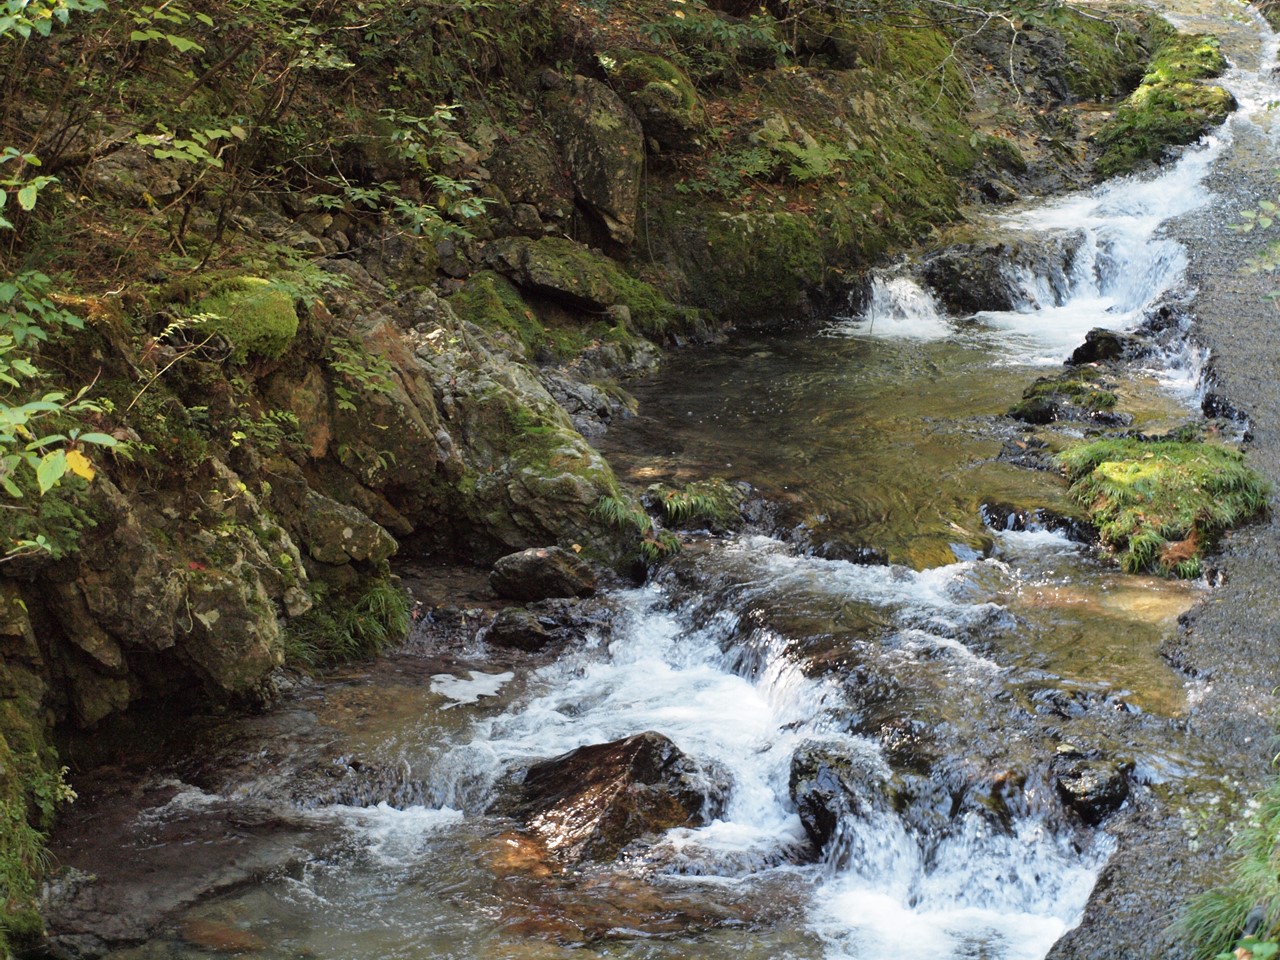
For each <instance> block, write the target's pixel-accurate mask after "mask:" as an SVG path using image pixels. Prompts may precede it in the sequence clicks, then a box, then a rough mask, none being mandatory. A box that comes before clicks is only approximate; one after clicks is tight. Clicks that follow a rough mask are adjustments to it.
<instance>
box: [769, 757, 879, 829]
mask: <svg viewBox="0 0 1280 960" xmlns="http://www.w3.org/2000/svg"><path fill="white" fill-rule="evenodd" d="M790 789H791V798H792V800H793V801H794V802H795V805H796V811H797V812H798V813H799V814H800V823H801V824H802V825H803V826H804V830H805V833H807V834H808V835H809V839H810V840H812V841H813V845H814V846H815V847H817V848H818V849H819V850H822V851H824V852H829V850H828V848H829V847H830V846H831V845H832V844H833V842H834V841H835V840H836V839H837V837H838V834H839V831H840V825H841V823H842V822H843V821H846V820H849V819H851V818H864V817H866V816H867V815H868V814H870V813H872V812H875V811H881V810H884V809H885V808H886V806H887V805H888V795H887V780H886V776H885V773H884V772H883V771H882V770H881V769H880V766H879V763H878V762H877V760H876V759H875V758H873V757H871V756H865V757H863V756H849V755H844V754H838V753H836V752H835V751H834V750H833V749H831V748H830V747H828V746H825V745H821V744H806V745H804V746H802V747H801V748H800V749H799V750H797V751H796V753H795V755H794V756H793V757H792V758H791V777H790Z"/></svg>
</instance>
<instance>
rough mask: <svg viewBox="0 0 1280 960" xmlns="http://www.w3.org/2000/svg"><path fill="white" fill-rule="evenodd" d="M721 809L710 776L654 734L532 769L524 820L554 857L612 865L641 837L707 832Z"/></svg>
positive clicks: (522, 809)
mask: <svg viewBox="0 0 1280 960" xmlns="http://www.w3.org/2000/svg"><path fill="white" fill-rule="evenodd" d="M722 805H723V791H722V790H721V789H720V788H719V787H718V786H717V785H715V784H714V783H713V782H712V780H711V779H710V778H709V777H708V774H707V771H705V770H704V769H703V767H702V766H701V765H700V764H698V763H697V762H695V761H694V760H692V759H691V758H690V757H688V756H686V755H685V754H684V753H683V752H682V751H681V750H680V749H679V748H678V747H677V746H676V745H675V744H674V743H672V742H671V740H669V739H668V738H667V737H664V736H663V735H662V734H660V733H655V732H653V731H649V732H646V733H641V734H637V735H636V736H633V737H627V738H626V739H624V740H615V741H613V742H611V743H600V744H594V745H591V746H586V747H579V748H578V749H577V750H573V751H570V752H569V753H566V754H563V755H562V756H559V757H556V758H554V759H551V760H547V761H545V762H543V763H539V764H536V765H534V766H532V767H530V768H529V771H528V772H527V773H526V774H525V779H524V784H523V786H522V787H521V798H520V801H519V804H518V807H517V813H518V814H519V815H520V816H521V818H522V819H524V820H525V821H526V822H527V824H528V826H529V828H530V830H531V831H532V832H533V833H534V834H535V835H536V836H537V837H538V839H540V840H541V841H542V843H543V844H544V845H545V846H546V848H547V850H548V851H549V852H550V853H551V854H553V855H555V856H557V857H559V858H562V859H567V860H583V859H588V860H597V861H609V860H613V859H614V858H616V857H617V856H618V854H619V852H621V850H622V849H623V847H625V846H626V845H627V844H629V843H631V842H632V841H633V840H637V839H639V838H640V837H643V836H646V835H650V834H656V833H661V832H663V831H666V830H670V829H672V828H673V827H696V826H701V825H703V824H705V823H707V822H708V821H709V820H710V819H711V818H713V817H715V816H716V815H717V814H718V813H719V808H720V807H721V806H722Z"/></svg>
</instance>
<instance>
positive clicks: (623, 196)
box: [546, 76, 644, 246]
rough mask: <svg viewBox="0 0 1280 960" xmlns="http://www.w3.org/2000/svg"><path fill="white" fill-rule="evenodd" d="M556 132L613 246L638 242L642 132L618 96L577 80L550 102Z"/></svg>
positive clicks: (582, 197)
mask: <svg viewBox="0 0 1280 960" xmlns="http://www.w3.org/2000/svg"><path fill="white" fill-rule="evenodd" d="M546 111H547V119H548V122H549V123H550V124H551V130H552V133H553V134H554V135H555V138H556V142H557V143H558V144H559V145H560V151H561V153H563V154H564V158H565V160H566V161H567V162H568V164H569V170H570V173H571V175H572V179H573V184H574V187H575V188H576V190H577V194H578V199H579V201H580V202H581V203H582V205H583V206H584V207H586V208H587V210H588V211H589V212H590V213H591V214H592V215H593V216H594V217H595V218H596V219H597V220H598V221H599V223H600V225H601V226H602V227H603V228H604V231H605V233H606V235H607V236H608V237H609V239H610V240H612V241H613V242H615V243H618V244H621V245H623V246H627V245H629V244H630V243H631V242H632V241H633V240H634V239H635V227H636V215H637V209H638V206H639V202H640V175H641V172H642V170H643V166H644V133H643V130H642V129H641V126H640V121H639V120H637V119H636V117H635V114H633V113H632V112H631V111H630V110H629V109H628V108H627V105H626V104H625V103H623V102H622V100H621V99H620V98H619V97H618V95H617V94H616V93H614V92H613V91H612V90H610V89H609V88H608V87H606V86H605V85H604V84H603V83H600V82H599V81H597V80H592V79H590V78H589V77H583V76H575V77H574V78H573V81H572V83H570V84H567V85H565V86H564V87H562V88H561V89H557V90H552V91H550V92H549V93H548V95H547V100H546Z"/></svg>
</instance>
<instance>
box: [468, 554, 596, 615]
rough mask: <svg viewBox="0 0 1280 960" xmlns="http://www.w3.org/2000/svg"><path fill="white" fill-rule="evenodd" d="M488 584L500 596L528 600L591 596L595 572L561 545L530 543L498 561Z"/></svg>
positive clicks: (594, 590) (594, 586) (594, 583)
mask: <svg viewBox="0 0 1280 960" xmlns="http://www.w3.org/2000/svg"><path fill="white" fill-rule="evenodd" d="M489 584H490V585H491V586H492V587H493V589H494V592H495V593H497V594H498V596H500V597H508V598H509V599H512V600H524V601H526V602H529V601H535V600H546V599H548V598H550V597H589V596H591V595H592V594H593V593H595V592H596V575H595V572H594V571H593V570H592V569H591V567H590V565H589V564H588V563H587V562H586V561H585V560H583V559H581V558H580V557H578V556H577V554H574V553H571V552H570V551H568V550H565V549H563V548H562V547H531V548H529V549H528V550H522V551H520V552H519V553H512V554H508V555H507V556H505V557H503V558H501V559H500V560H499V561H498V562H497V563H495V564H494V565H493V573H492V574H491V575H490V576H489Z"/></svg>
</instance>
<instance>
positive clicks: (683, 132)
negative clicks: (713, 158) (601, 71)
mask: <svg viewBox="0 0 1280 960" xmlns="http://www.w3.org/2000/svg"><path fill="white" fill-rule="evenodd" d="M608 59H609V60H610V61H611V62H612V64H613V66H612V69H611V70H610V79H611V80H613V81H614V82H615V83H616V85H617V86H618V87H619V88H620V89H621V91H622V94H623V97H624V99H625V100H626V101H627V104H628V105H629V106H630V107H631V109H632V111H633V112H634V113H635V114H636V116H637V117H638V118H639V120H640V125H641V126H642V127H643V128H644V132H645V135H646V136H648V137H650V138H652V139H653V140H654V141H656V142H657V143H658V144H659V145H660V146H661V147H662V148H663V149H665V150H674V151H678V152H689V151H693V150H698V149H700V148H701V146H702V144H701V142H700V141H699V135H700V133H701V132H702V126H703V124H702V123H701V120H700V117H701V105H700V103H699V101H698V93H697V91H696V90H695V89H694V86H693V82H692V81H691V80H690V79H689V76H688V74H686V73H685V72H684V71H683V70H681V69H680V68H679V67H677V66H676V65H675V64H673V63H672V62H671V61H670V60H666V59H663V58H662V57H659V56H656V55H655V54H652V53H642V52H640V51H638V50H618V51H615V52H614V53H613V54H611V55H610V56H609V58H608Z"/></svg>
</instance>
